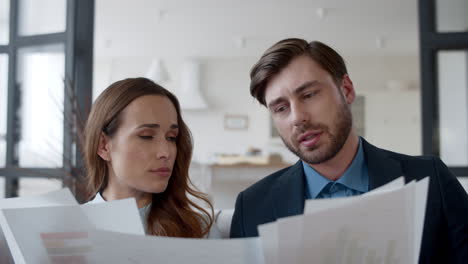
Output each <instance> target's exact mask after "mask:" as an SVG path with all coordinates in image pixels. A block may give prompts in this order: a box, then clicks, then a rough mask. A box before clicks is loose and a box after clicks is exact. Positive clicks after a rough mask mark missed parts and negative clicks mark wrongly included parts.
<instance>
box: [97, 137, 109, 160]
mask: <svg viewBox="0 0 468 264" xmlns="http://www.w3.org/2000/svg"><path fill="white" fill-rule="evenodd" d="M109 143H110V139H109V137H108V136H107V135H106V134H104V132H101V135H100V136H99V145H98V149H97V154H98V155H99V157H101V158H102V159H103V160H105V161H111V155H110V149H109Z"/></svg>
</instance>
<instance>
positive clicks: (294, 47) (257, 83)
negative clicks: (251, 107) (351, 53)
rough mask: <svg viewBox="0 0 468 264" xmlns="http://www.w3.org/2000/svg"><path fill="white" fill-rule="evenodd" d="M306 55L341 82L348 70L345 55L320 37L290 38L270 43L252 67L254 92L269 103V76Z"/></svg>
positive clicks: (262, 101)
mask: <svg viewBox="0 0 468 264" xmlns="http://www.w3.org/2000/svg"><path fill="white" fill-rule="evenodd" d="M302 55H306V56H309V57H310V58H311V59H312V60H314V61H315V62H316V63H318V64H319V65H320V67H322V68H323V69H324V70H325V71H327V72H328V73H330V75H331V76H332V78H333V80H334V81H335V83H336V84H337V85H338V84H339V83H340V82H341V81H342V79H343V76H344V75H345V74H347V73H348V71H347V70H346V65H345V62H344V60H343V58H342V57H341V56H340V54H338V53H337V52H336V51H335V50H333V49H332V48H330V47H329V46H327V45H325V44H323V43H322V42H319V41H312V42H310V43H308V42H307V41H306V40H303V39H297V38H289V39H284V40H281V41H279V42H277V43H276V44H274V45H273V46H272V47H270V48H269V49H268V50H267V51H265V53H264V54H263V55H262V57H261V58H260V60H259V61H258V62H257V63H256V64H255V65H254V66H253V68H252V70H251V71H250V80H251V81H250V94H251V95H252V96H253V97H255V98H256V99H257V100H258V101H259V102H260V103H261V104H263V105H265V106H266V102H265V90H266V85H267V84H268V82H269V80H270V79H271V78H272V77H273V76H275V75H276V74H278V73H279V72H280V71H281V70H282V69H284V68H285V67H286V66H288V64H289V63H290V62H291V61H292V60H293V59H294V58H296V57H299V56H302Z"/></svg>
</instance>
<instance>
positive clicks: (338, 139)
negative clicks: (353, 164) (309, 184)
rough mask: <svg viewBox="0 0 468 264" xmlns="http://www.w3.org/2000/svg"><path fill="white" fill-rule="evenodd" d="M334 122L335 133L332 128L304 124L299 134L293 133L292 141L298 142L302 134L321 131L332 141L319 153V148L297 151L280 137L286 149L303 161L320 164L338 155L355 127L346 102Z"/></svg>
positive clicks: (319, 124)
mask: <svg viewBox="0 0 468 264" xmlns="http://www.w3.org/2000/svg"><path fill="white" fill-rule="evenodd" d="M334 120H335V122H334V123H333V126H332V128H333V127H334V128H335V131H330V130H331V128H330V127H328V126H326V125H325V124H321V123H318V124H313V123H304V124H303V125H302V127H300V128H299V129H298V130H297V131H298V132H297V133H293V136H292V139H293V140H296V139H297V138H298V136H299V135H300V134H301V133H304V132H305V131H307V130H321V131H322V134H321V135H320V137H324V136H326V137H328V138H329V140H330V142H329V143H328V145H326V146H324V149H323V150H321V151H319V150H318V147H315V146H314V147H312V148H311V149H308V150H305V151H302V150H301V149H300V146H298V148H297V149H295V148H294V147H293V146H292V144H289V143H288V142H287V141H286V140H285V139H284V138H283V136H281V135H280V136H281V139H282V140H283V142H284V144H285V145H286V147H287V148H288V149H289V150H290V151H291V152H292V153H294V154H295V155H296V156H298V157H299V158H300V159H301V160H303V161H305V162H307V163H308V164H320V163H323V162H325V161H328V160H330V159H332V158H333V157H335V156H336V154H337V153H338V152H339V151H340V150H341V149H342V148H343V145H344V144H345V142H346V139H347V138H348V136H349V133H350V132H351V128H352V125H353V121H352V117H351V111H350V110H349V107H348V106H347V104H346V103H345V102H344V100H343V103H342V104H341V106H340V109H339V111H338V113H337V114H336V116H335V118H334Z"/></svg>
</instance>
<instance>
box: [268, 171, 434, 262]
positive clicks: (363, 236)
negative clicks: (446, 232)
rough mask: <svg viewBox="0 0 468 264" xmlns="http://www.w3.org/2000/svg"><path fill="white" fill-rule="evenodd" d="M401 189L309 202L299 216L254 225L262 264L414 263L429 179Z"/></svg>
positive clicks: (396, 185)
mask: <svg viewBox="0 0 468 264" xmlns="http://www.w3.org/2000/svg"><path fill="white" fill-rule="evenodd" d="M403 184H404V183H403V179H402V178H400V179H397V180H396V181H395V182H391V183H389V184H388V185H386V186H384V187H382V188H379V189H376V190H374V191H372V192H369V193H367V194H365V195H361V196H354V197H348V198H335V199H320V200H308V201H306V205H305V212H304V214H303V215H299V216H293V217H286V218H282V219H279V220H278V221H276V222H273V223H268V224H265V225H261V226H259V233H260V238H261V240H262V245H263V250H264V252H265V260H266V263H325V264H328V263H330V264H331V263H350V264H353V263H356V264H357V263H360V264H361V263H364V264H371V263H392V264H398V263H401V264H403V263H405V264H406V263H417V262H418V257H419V250H420V247H421V239H422V231H423V225H424V212H425V208H426V197H427V188H428V178H425V179H423V180H421V181H419V182H417V183H416V182H411V183H409V184H407V185H404V186H403Z"/></svg>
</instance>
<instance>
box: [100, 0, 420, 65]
mask: <svg viewBox="0 0 468 264" xmlns="http://www.w3.org/2000/svg"><path fill="white" fill-rule="evenodd" d="M319 8H323V10H324V17H323V18H322V19H320V18H319V15H318V12H317V10H318V9H319ZM286 37H300V38H305V39H307V40H320V41H323V42H325V43H328V44H330V45H332V46H333V47H335V48H337V49H338V50H339V51H341V52H345V53H346V54H347V55H351V54H379V55H417V53H418V45H419V44H418V15H417V1H416V0H392V1H389V0H328V1H324V0H288V1H282V0H271V1H266V0H251V1H248V0H237V1H229V0H159V1H155V0H134V1H129V0H97V1H96V19H95V56H96V57H98V58H99V57H101V58H103V57H146V56H152V57H161V58H166V57H233V56H253V57H258V56H260V55H261V53H262V52H263V51H264V50H265V49H266V48H268V47H269V46H271V45H272V44H273V43H275V42H276V41H278V40H280V39H283V38H286ZM377 39H380V40H381V43H382V47H381V48H379V47H377V46H378V44H377V43H376V42H378V41H379V40H377Z"/></svg>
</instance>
